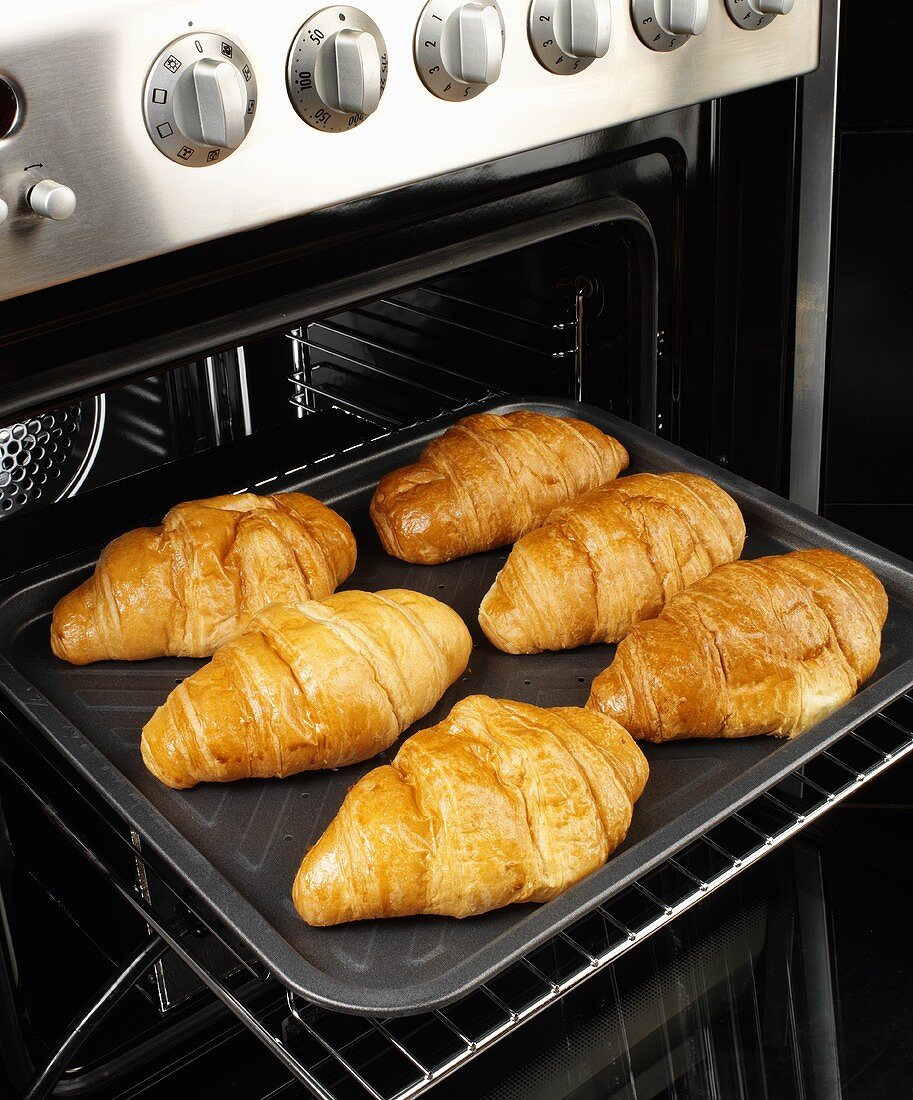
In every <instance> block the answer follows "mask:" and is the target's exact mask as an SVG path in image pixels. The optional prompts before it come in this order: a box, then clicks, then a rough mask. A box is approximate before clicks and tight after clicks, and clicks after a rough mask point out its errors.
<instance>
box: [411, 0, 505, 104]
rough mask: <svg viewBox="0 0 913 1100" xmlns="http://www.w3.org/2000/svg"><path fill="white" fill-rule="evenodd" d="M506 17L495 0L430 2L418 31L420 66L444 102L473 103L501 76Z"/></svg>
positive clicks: (426, 81)
mask: <svg viewBox="0 0 913 1100" xmlns="http://www.w3.org/2000/svg"><path fill="white" fill-rule="evenodd" d="M503 54H504V17H503V16H502V15H501V9H500V8H499V7H498V5H497V4H496V3H495V2H494V0H477V2H475V3H468V4H467V3H461V2H460V0H429V3H428V4H427V5H426V6H425V10H424V11H423V12H422V14H421V17H420V18H419V21H418V26H417V27H416V28H415V67H416V68H417V69H418V75H419V76H420V77H421V78H422V80H423V82H424V84H425V87H426V88H427V89H428V90H429V91H430V92H433V93H434V94H435V95H436V96H437V97H438V98H439V99H449V100H460V99H472V97H473V96H477V95H478V94H479V92H484V91H485V89H486V88H487V87H488V85H489V84H494V82H495V81H496V80H497V79H498V77H499V76H500V75H501V58H502V56H503Z"/></svg>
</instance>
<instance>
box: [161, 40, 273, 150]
mask: <svg viewBox="0 0 913 1100" xmlns="http://www.w3.org/2000/svg"><path fill="white" fill-rule="evenodd" d="M256 111H257V78H256V75H255V74H254V71H253V67H252V66H251V63H250V61H249V60H248V58H247V55H246V54H245V53H244V51H243V50H242V49H241V47H240V46H238V45H237V43H235V42H233V41H230V40H229V39H226V38H223V37H222V36H221V35H219V34H212V33H210V32H208V31H203V32H200V33H198V34H187V35H184V36H183V37H182V38H178V39H176V40H175V41H174V42H172V43H171V44H170V45H169V46H166V47H165V49H164V50H162V52H161V53H160V54H159V55H158V57H157V58H156V59H155V61H154V62H153V64H152V68H151V69H150V70H149V76H148V77H147V79H146V88H145V91H144V93H143V113H144V115H145V118H146V129H147V130H148V131H149V136H150V137H151V138H152V141H153V143H154V144H155V146H156V148H157V149H158V150H159V151H160V152H161V153H163V154H164V155H165V156H166V157H168V159H169V160H173V161H174V162H175V163H176V164H185V165H187V166H188V167H190V168H206V167H210V166H212V165H213V164H217V163H219V162H220V161H223V160H225V158H226V157H229V156H231V154H232V153H233V152H234V151H235V149H237V148H238V146H239V145H240V144H241V143H242V142H243V141H244V139H245V138H246V137H247V135H248V133H249V131H250V128H251V124H252V123H253V121H254V115H255V114H256Z"/></svg>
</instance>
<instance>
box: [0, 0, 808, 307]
mask: <svg viewBox="0 0 913 1100" xmlns="http://www.w3.org/2000/svg"><path fill="white" fill-rule="evenodd" d="M819 19H820V0H396V2H395V3H393V2H391V0H359V3H358V5H357V6H353V5H345V4H340V5H333V4H331V5H329V6H321V5H320V3H319V0H318V2H317V3H314V4H313V6H310V5H308V4H307V3H305V4H304V5H303V6H302V5H301V4H295V5H290V4H288V3H285V2H284V0H259V3H257V4H251V3H250V2H249V0H131V2H130V3H127V0H91V2H88V3H78V4H74V3H72V2H71V0H47V3H45V4H44V5H43V6H42V8H41V9H40V10H39V9H35V8H34V6H29V5H26V4H20V5H14V6H12V7H11V8H10V10H9V11H7V12H6V13H5V14H4V41H3V49H2V52H0V300H2V299H8V298H13V297H16V296H17V295H21V294H26V293H28V292H30V291H33V290H37V289H40V288H42V287H46V286H51V285H54V284H58V283H64V282H67V281H70V280H72V279H77V278H80V277H82V276H85V275H89V274H93V273H95V272H98V271H104V270H108V269H111V268H115V267H118V266H120V265H123V264H128V263H132V262H134V261H137V260H141V259H145V258H148V257H151V256H157V255H162V254H167V253H173V254H174V265H175V271H176V277H179V276H180V265H181V254H180V250H181V249H182V248H186V247H188V246H190V245H193V244H198V243H201V242H203V241H207V240H213V239H215V238H218V237H223V236H229V235H231V234H234V233H238V232H241V231H243V230H247V229H253V228H256V227H259V226H263V225H268V224H270V223H273V222H277V221H281V220H283V219H285V218H290V217H294V216H296V215H300V214H305V213H308V212H310V211H313V210H319V209H322V208H324V207H327V206H330V205H334V204H337V203H342V202H346V201H349V200H352V199H357V198H361V197H364V196H367V195H371V194H377V193H379V192H381V191H386V190H389V189H391V188H395V187H399V186H403V185H406V184H409V183H414V182H417V181H420V180H423V179H429V178H431V177H434V176H438V175H442V174H444V173H447V172H452V171H456V170H458V169H460V168H465V167H469V166H471V165H475V164H481V163H484V162H486V161H491V160H495V159H497V158H499V157H504V156H509V155H511V154H513V153H518V152H521V151H523V150H526V149H533V148H537V147H540V146H545V145H550V144H554V143H556V142H559V141H562V140H564V139H567V138H572V137H577V136H579V135H581V134H587V133H591V132H594V131H597V130H601V129H604V128H606V127H609V126H614V125H618V124H620V123H623V122H629V121H631V120H633V119H636V118H642V117H647V116H650V115H655V114H658V113H660V112H662V111H667V110H671V109H674V108H676V107H683V106H686V105H688V104H690V103H696V102H699V101H701V100H705V99H710V98H714V97H717V96H722V95H727V94H730V93H733V92H737V91H741V90H744V89H746V88H750V87H754V86H757V85H760V84H766V83H770V82H772V81H775V80H781V79H784V78H787V77H792V76H798V75H801V74H802V73H806V72H810V71H811V70H812V69H814V68H815V66H816V65H817V62H818V36H819ZM749 32H750V33H749Z"/></svg>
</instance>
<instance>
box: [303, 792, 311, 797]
mask: <svg viewBox="0 0 913 1100" xmlns="http://www.w3.org/2000/svg"><path fill="white" fill-rule="evenodd" d="M301 797H302V798H310V797H311V792H310V791H302V792H301Z"/></svg>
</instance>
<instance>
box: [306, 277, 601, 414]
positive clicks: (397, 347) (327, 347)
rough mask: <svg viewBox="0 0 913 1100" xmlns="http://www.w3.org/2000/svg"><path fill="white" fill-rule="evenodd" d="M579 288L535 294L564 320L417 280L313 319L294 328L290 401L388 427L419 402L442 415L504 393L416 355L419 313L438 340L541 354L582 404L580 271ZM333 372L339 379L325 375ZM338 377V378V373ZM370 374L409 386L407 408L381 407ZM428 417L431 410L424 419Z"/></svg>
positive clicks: (584, 286) (585, 290) (583, 286)
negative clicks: (412, 338) (414, 323)
mask: <svg viewBox="0 0 913 1100" xmlns="http://www.w3.org/2000/svg"><path fill="white" fill-rule="evenodd" d="M571 290H572V293H571V294H569V296H568V298H567V299H566V300H558V299H555V300H551V299H545V298H536V299H535V300H536V302H537V303H538V306H539V308H540V309H541V310H542V312H543V313H545V314H546V316H547V315H548V313H552V315H553V316H554V317H555V319H545V320H543V319H542V318H541V317H529V316H526V315H524V314H522V313H519V312H517V311H516V310H513V309H508V308H506V307H505V306H504V305H500V306H493V305H491V304H490V303H487V302H480V301H475V300H473V299H471V298H469V297H467V296H466V295H464V294H457V293H455V292H453V291H452V290H444V289H442V288H441V287H438V286H435V287H428V286H417V287H413V288H412V289H411V290H409V291H404V292H403V293H402V294H400V295H397V296H395V297H387V298H380V299H377V300H376V301H375V302H372V303H369V305H368V306H365V307H362V308H360V309H355V310H351V311H348V313H347V314H343V315H334V316H332V317H328V318H322V319H320V320H316V321H309V322H307V323H306V324H302V325H299V326H297V327H296V328H294V329H292V330H291V331H289V332H288V333H286V336H287V338H288V339H289V340H290V341H291V343H292V369H291V371H290V373H289V374H288V380H289V381H290V382H291V383H292V387H293V392H292V395H291V397H290V401H291V403H292V405H293V406H294V407H295V409H296V410H297V412H298V415H299V416H300V417H304V416H307V415H309V414H311V413H314V412H317V411H319V410H320V409H321V408H325V407H331V408H332V407H335V408H338V409H340V410H342V411H343V412H346V413H349V414H350V415H353V416H356V417H358V418H359V419H361V420H364V421H365V422H367V423H368V424H372V425H374V426H375V427H378V428H380V429H381V431H382V432H386V431H393V430H396V429H398V428H402V427H405V426H407V425H406V424H404V419H405V418H404V416H403V415H402V411H403V410H404V409H406V408H409V407H411V406H414V405H415V403H416V401H425V402H432V403H434V410H435V412H436V411H443V410H452V409H453V408H454V407H456V406H459V405H461V404H463V403H465V402H478V401H483V400H485V398H486V397H497V396H502V395H503V394H504V392H505V391H503V390H499V389H493V388H491V387H490V386H488V385H487V383H485V382H483V381H482V380H481V379H480V378H478V377H474V376H472V375H470V374H467V373H465V372H463V371H460V370H457V369H456V368H455V367H454V366H452V365H446V364H445V363H443V362H440V361H439V359H438V358H437V357H429V356H428V355H427V354H417V353H416V349H415V348H412V347H410V346H409V345H408V339H407V336H408V330H409V319H410V318H412V317H417V318H419V319H420V321H421V322H422V323H429V322H430V323H431V324H432V325H433V326H435V332H436V333H437V334H438V338H442V339H444V340H445V341H449V340H450V339H451V337H452V336H453V335H458V336H459V337H460V338H463V339H465V338H466V336H467V335H468V336H469V337H471V338H476V339H478V340H480V341H484V342H485V343H486V344H487V345H488V346H489V347H490V348H492V349H494V350H492V351H490V352H489V354H490V355H493V356H496V355H500V354H501V353H502V352H503V351H505V350H512V351H517V350H519V351H520V352H522V353H523V355H524V356H526V357H530V356H532V357H533V360H531V361H535V360H538V361H540V362H543V363H546V364H550V365H551V366H552V367H555V368H557V369H558V370H559V372H560V373H561V375H562V379H561V381H562V382H563V383H564V385H563V386H562V387H561V388H563V389H566V390H567V394H568V396H571V397H576V398H577V399H578V400H579V399H580V397H581V395H582V390H583V352H584V326H585V316H586V314H585V303H586V300H587V298H588V297H589V296H590V294H591V292H592V287H591V285H590V283H589V282H588V281H587V280H586V279H584V278H583V277H580V278H578V279H576V280H575V281H574V284H573V287H572V288H571ZM556 307H558V309H557V312H556ZM460 311H466V312H463V313H461V312H460ZM347 316H348V317H349V320H348V321H346V319H345V318H346V317H347ZM359 322H361V323H362V324H365V323H367V325H368V331H361V330H360V329H359V327H358V324H359ZM371 326H375V327H376V326H379V327H380V328H381V329H382V330H383V331H384V332H385V335H378V334H376V333H375V332H373V331H372V328H371ZM396 335H399V337H400V340H399V341H397V339H396ZM568 366H569V367H570V368H571V369H570V370H568V369H567V367H568ZM483 373H489V372H483ZM324 374H328V375H330V376H331V377H330V378H328V379H327V380H326V381H324V380H323V377H322V376H323V375H324ZM333 374H336V375H337V377H336V378H335V379H334V378H333V377H332V375H333ZM347 374H348V375H351V381H352V383H353V384H352V385H351V388H349V389H346V388H345V386H344V376H345V375H347ZM410 374H411V375H412V376H410ZM339 376H343V377H339ZM366 380H367V381H376V382H379V383H381V384H384V383H386V384H388V385H389V384H390V383H393V384H394V385H396V386H400V387H402V389H403V391H404V392H403V397H404V401H403V404H402V406H400V407H399V408H397V409H396V411H395V412H393V411H392V410H390V409H380V408H378V407H377V406H376V405H372V404H371V402H370V400H369V399H366V397H365V395H364V389H365V387H364V385H358V384H357V383H358V382H362V383H363V382H364V381H366ZM539 388H540V389H541V386H540V387H539ZM407 415H408V414H407ZM432 415H433V413H432ZM428 418H429V417H428V415H427V413H426V415H424V416H421V417H419V418H418V419H419V420H421V421H426V420H427V419H428Z"/></svg>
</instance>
